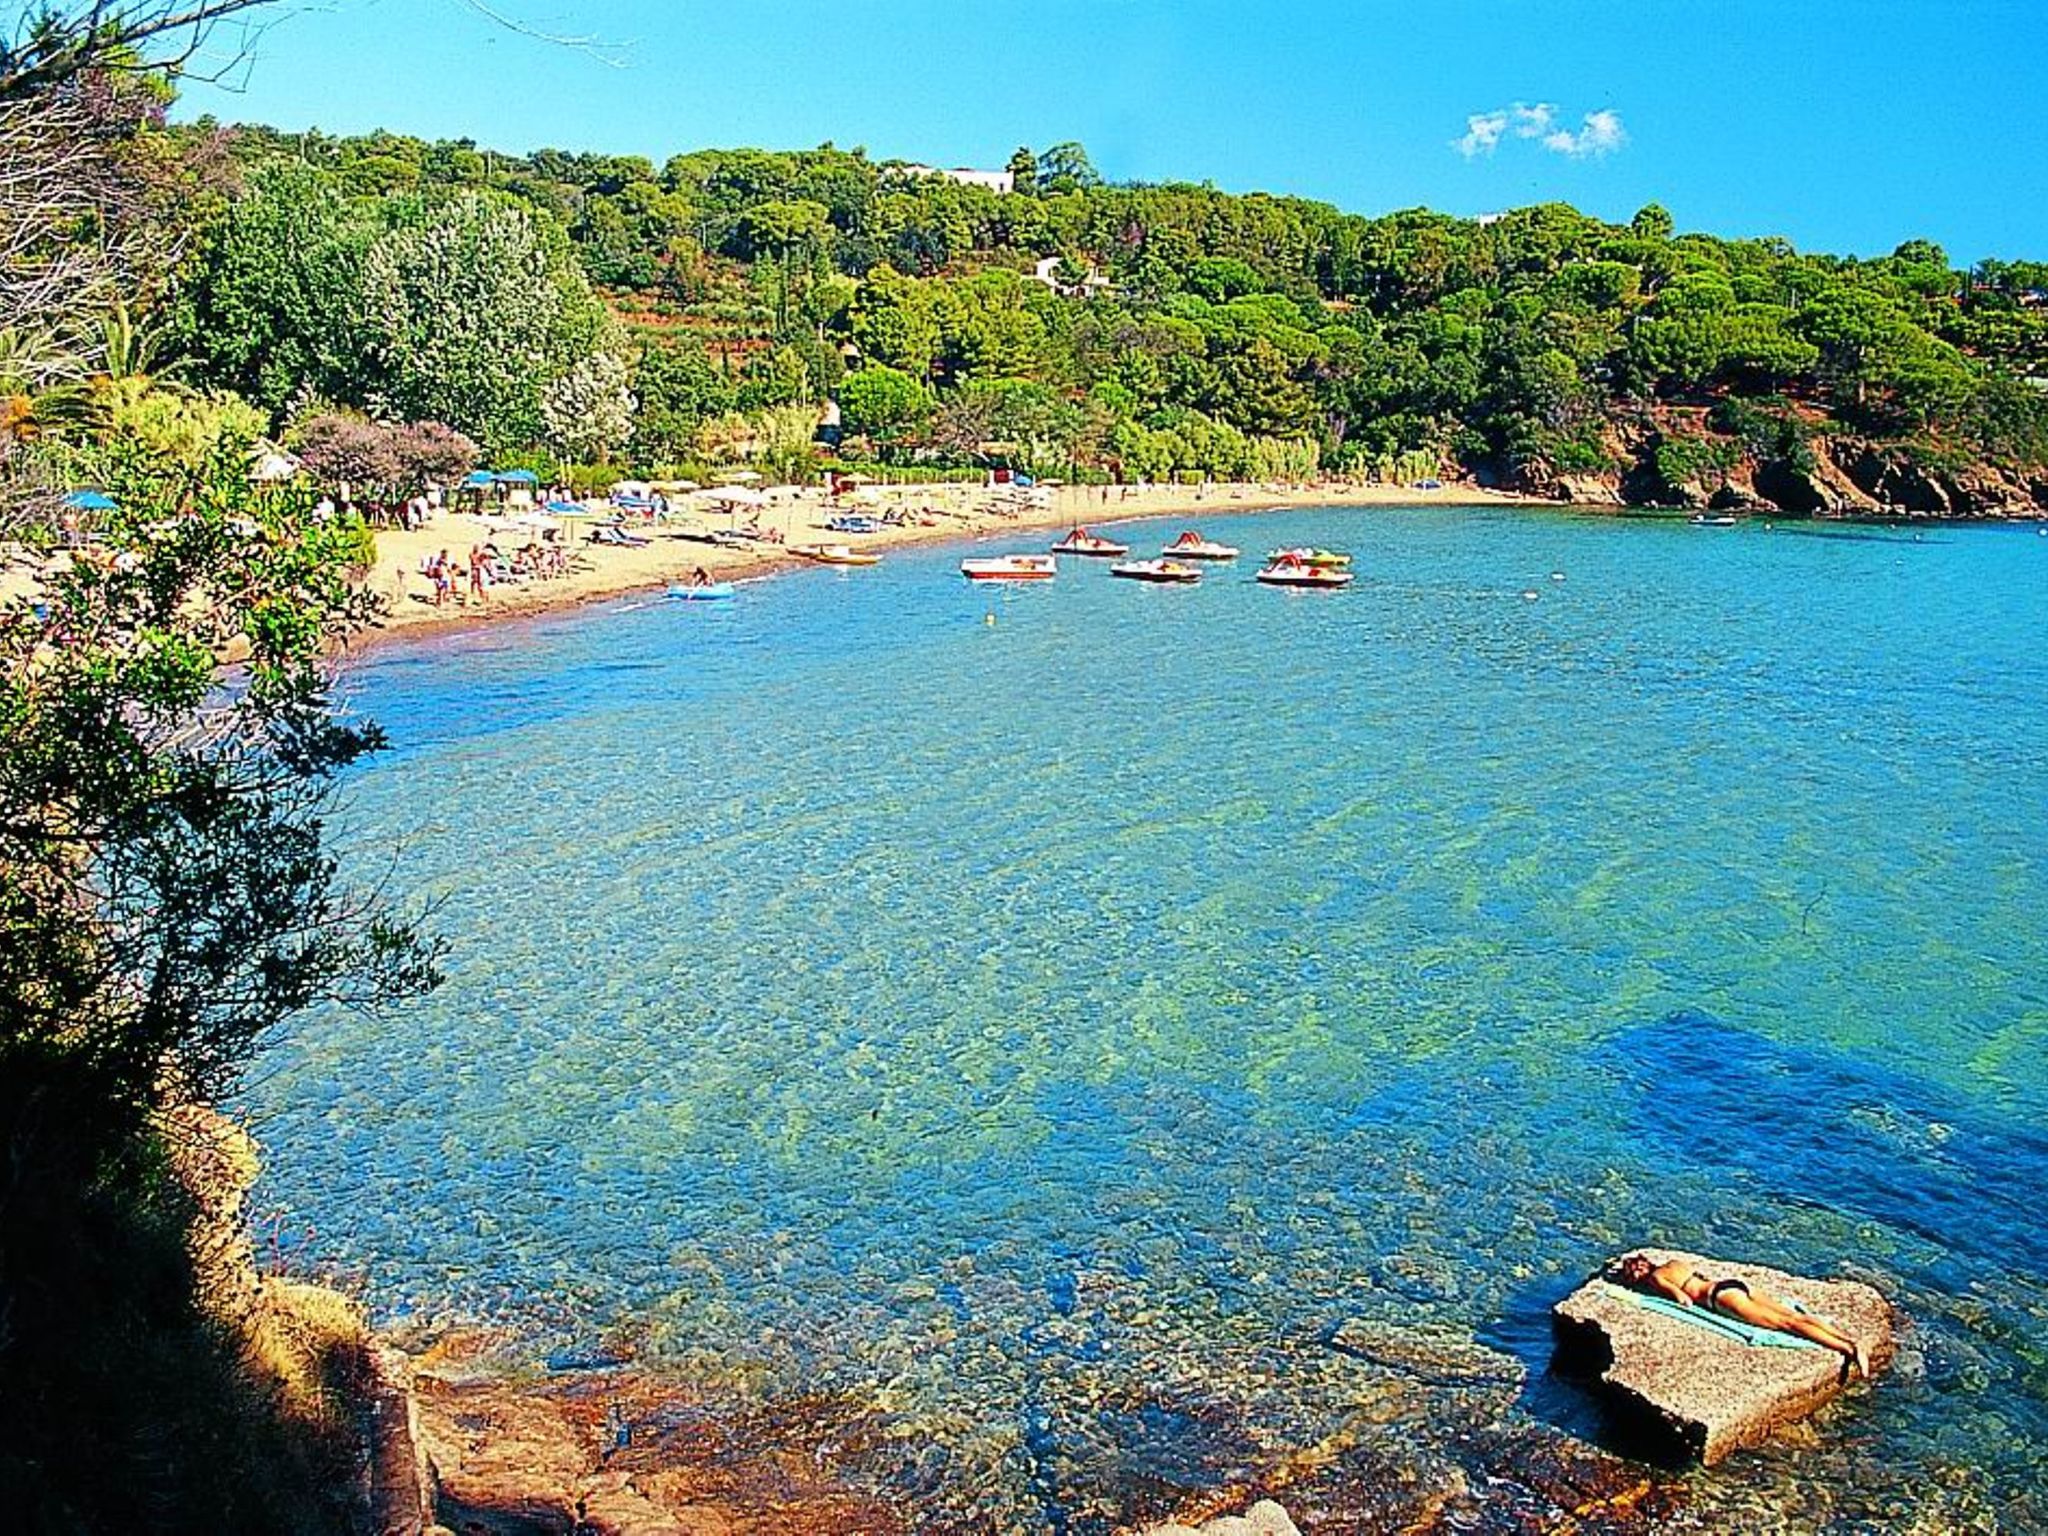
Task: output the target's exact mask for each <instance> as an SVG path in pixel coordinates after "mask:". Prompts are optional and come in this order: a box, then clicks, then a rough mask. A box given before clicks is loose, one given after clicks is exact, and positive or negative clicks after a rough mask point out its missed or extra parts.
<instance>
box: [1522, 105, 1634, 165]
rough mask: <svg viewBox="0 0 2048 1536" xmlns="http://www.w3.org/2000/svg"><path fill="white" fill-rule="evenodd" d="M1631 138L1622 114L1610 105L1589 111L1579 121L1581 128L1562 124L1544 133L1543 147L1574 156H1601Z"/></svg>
mask: <svg viewBox="0 0 2048 1536" xmlns="http://www.w3.org/2000/svg"><path fill="white" fill-rule="evenodd" d="M1627 142H1628V130H1627V129H1626V128H1624V127H1622V126H1621V114H1620V113H1619V112H1616V111H1613V110H1612V109H1610V108H1602V109H1601V110H1600V111H1598V112H1588V113H1587V114H1586V115H1585V116H1584V117H1583V118H1581V119H1580V121H1579V131H1578V132H1577V133H1571V132H1569V131H1567V130H1566V129H1563V128H1560V129H1558V130H1557V131H1556V132H1555V133H1547V134H1545V135H1544V136H1543V147H1544V148H1545V149H1548V150H1554V151H1555V152H1556V153H1558V154H1560V155H1570V156H1571V157H1572V158H1573V159H1574V160H1585V159H1589V158H1590V159H1594V160H1597V159H1599V158H1600V157H1601V156H1602V155H1611V154H1613V153H1614V152H1615V151H1616V150H1617V149H1620V148H1621V147H1622V145H1624V144H1626V143H1627Z"/></svg>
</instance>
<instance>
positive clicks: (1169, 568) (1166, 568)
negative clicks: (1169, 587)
mask: <svg viewBox="0 0 2048 1536" xmlns="http://www.w3.org/2000/svg"><path fill="white" fill-rule="evenodd" d="M1109 574H1110V575H1112V576H1121V577H1123V578H1124V579H1125V580H1126V581H1151V582H1158V583H1161V584H1167V583H1173V582H1179V583H1183V584H1185V583H1189V582H1196V581H1200V580H1201V579H1202V568H1201V567H1200V566H1198V565H1189V564H1188V563H1187V562H1186V561H1184V560H1126V561H1124V562H1123V563H1122V564H1121V565H1112V566H1111V567H1110V568H1109Z"/></svg>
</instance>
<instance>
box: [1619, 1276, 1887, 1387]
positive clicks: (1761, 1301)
mask: <svg viewBox="0 0 2048 1536" xmlns="http://www.w3.org/2000/svg"><path fill="white" fill-rule="evenodd" d="M1621 1278H1622V1280H1623V1282H1624V1283H1626V1284H1627V1285H1629V1286H1630V1287H1631V1288H1633V1289H1635V1290H1638V1291H1647V1292H1649V1293H1650V1294H1651V1295H1652V1296H1664V1297H1668V1298H1669V1299H1670V1300H1672V1301H1676V1302H1683V1303H1686V1304H1689V1305H1691V1306H1695V1307H1698V1308H1700V1309H1701V1310H1702V1311H1706V1312H1719V1313H1722V1314H1723V1315H1725V1316H1728V1317H1732V1318H1734V1319H1736V1321H1738V1322H1744V1323H1748V1324H1749V1325H1750V1326H1751V1327H1752V1328H1768V1329H1770V1330H1771V1331H1772V1332H1774V1333H1789V1334H1793V1335H1794V1336H1796V1337H1798V1338H1802V1339H1811V1340H1812V1341H1813V1342H1814V1343H1816V1344H1819V1345H1821V1346H1822V1347H1823V1348H1826V1349H1832V1350H1833V1351H1834V1352H1835V1353H1836V1354H1838V1355H1840V1356H1841V1357H1842V1374H1843V1375H1844V1376H1845V1377H1846V1376H1847V1375H1848V1373H1849V1372H1850V1371H1851V1370H1852V1369H1853V1370H1854V1371H1855V1372H1856V1374H1857V1375H1858V1376H1859V1377H1861V1378H1863V1379H1864V1380H1865V1381H1868V1380H1869V1379H1870V1361H1869V1360H1868V1359H1867V1358H1866V1357H1865V1356H1864V1353H1863V1346H1862V1345H1861V1344H1859V1343H1857V1342H1856V1341H1855V1340H1854V1339H1852V1338H1850V1337H1849V1336H1848V1335H1847V1334H1846V1333H1842V1332H1840V1331H1838V1330H1837V1329H1834V1328H1830V1327H1829V1326H1828V1325H1827V1324H1826V1323H1824V1322H1822V1321H1820V1319H1818V1318H1814V1317H1808V1316H1807V1315H1806V1314H1805V1313H1803V1312H1795V1311H1793V1310H1792V1309H1791V1308H1790V1307H1788V1306H1786V1305H1785V1304H1784V1303H1783V1302H1782V1301H1780V1300H1778V1298H1777V1297H1775V1296H1772V1295H1769V1294H1768V1293H1766V1292H1763V1291H1752V1290H1751V1289H1750V1288H1749V1283H1748V1282H1747V1281H1745V1280H1709V1279H1708V1278H1707V1277H1706V1276H1705V1275H1703V1274H1701V1273H1700V1272H1699V1271H1698V1270H1696V1269H1694V1268H1693V1267H1692V1266H1691V1265H1690V1264H1685V1263H1681V1262H1680V1261H1679V1260H1677V1259H1673V1260H1671V1261H1670V1262H1669V1263H1667V1264H1652V1263H1651V1262H1650V1260H1649V1257H1648V1256H1647V1255H1646V1254H1640V1253H1632V1254H1630V1255H1629V1256H1628V1257H1627V1258H1625V1259H1623V1260H1622V1261H1621Z"/></svg>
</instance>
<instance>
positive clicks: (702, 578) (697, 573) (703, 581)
mask: <svg viewBox="0 0 2048 1536" xmlns="http://www.w3.org/2000/svg"><path fill="white" fill-rule="evenodd" d="M690 585H691V586H693V587H708V586H710V585H711V573H710V572H709V571H707V570H705V569H704V567H703V566H701V565H700V566H698V567H697V569H696V570H694V571H692V572H690Z"/></svg>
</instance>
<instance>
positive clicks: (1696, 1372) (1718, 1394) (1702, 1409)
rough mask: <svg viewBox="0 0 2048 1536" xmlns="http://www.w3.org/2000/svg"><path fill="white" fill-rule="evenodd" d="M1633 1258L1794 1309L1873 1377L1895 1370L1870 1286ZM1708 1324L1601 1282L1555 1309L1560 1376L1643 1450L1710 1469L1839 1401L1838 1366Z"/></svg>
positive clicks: (1823, 1354) (1685, 1257)
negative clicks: (1847, 1347)
mask: <svg viewBox="0 0 2048 1536" xmlns="http://www.w3.org/2000/svg"><path fill="white" fill-rule="evenodd" d="M1637 1251H1638V1252H1640V1253H1642V1254H1644V1255H1645V1256H1646V1257H1648V1258H1649V1259H1650V1260H1651V1261H1652V1262H1653V1263H1657V1264H1662V1263H1665V1262H1667V1261H1669V1260H1672V1259H1677V1260H1679V1261H1680V1262H1682V1263H1686V1264H1690V1265H1692V1266H1693V1267H1694V1268H1695V1269H1697V1270H1698V1271H1699V1272H1700V1273H1701V1274H1703V1275H1709V1276H1712V1277H1713V1278H1714V1279H1717V1280H1720V1279H1729V1280H1742V1281H1746V1282H1747V1283H1748V1284H1749V1285H1750V1287H1751V1288H1752V1289H1753V1290H1756V1291H1762V1292H1768V1293H1770V1294H1771V1295H1773V1296H1776V1297H1778V1298H1779V1299H1780V1300H1783V1301H1788V1302H1796V1303H1797V1304H1798V1305H1799V1306H1801V1307H1803V1308H1804V1309H1805V1310H1806V1311H1808V1312H1810V1313H1812V1314H1813V1315H1814V1316H1815V1317H1816V1318H1819V1319H1821V1320H1823V1321H1825V1322H1827V1323H1828V1324H1830V1325H1831V1326H1833V1327H1835V1328H1837V1329H1839V1330H1840V1331H1841V1332H1843V1333H1846V1334H1848V1335H1849V1336H1850V1337H1851V1338H1854V1339H1856V1340H1858V1341H1859V1342H1861V1343H1862V1345H1863V1348H1864V1352H1865V1354H1866V1355H1867V1356H1868V1359H1869V1362H1870V1370H1871V1373H1872V1374H1873V1375H1875V1374H1876V1373H1877V1372H1878V1371H1880V1370H1882V1369H1883V1368H1884V1367H1885V1366H1886V1365H1888V1364H1890V1362H1891V1359H1892V1355H1893V1353H1894V1344H1893V1339H1892V1314H1891V1307H1890V1305H1889V1304H1888V1303H1887V1302H1886V1301H1885V1299H1884V1297H1883V1296H1881V1295H1879V1294H1878V1292H1877V1291H1876V1290H1875V1289H1873V1288H1872V1287H1870V1286H1868V1285H1864V1284H1862V1283H1860V1282H1858V1281H1854V1280H1810V1279H1805V1278H1802V1277H1801V1276H1798V1275H1789V1274H1786V1273H1785V1272H1783V1271H1782V1270H1776V1269H1767V1268H1764V1267H1763V1266H1761V1265H1756V1264H1734V1263H1729V1262H1727V1261H1725V1260H1721V1259H1710V1258H1704V1257H1702V1256H1700V1255H1698V1254H1691V1253H1680V1252H1675V1251H1672V1250H1668V1249H1659V1248H1644V1249H1639V1250H1637ZM1617 1262H1618V1261H1617ZM1709 1315H1711V1314H1702V1318H1701V1320H1700V1321H1698V1322H1693V1321H1688V1320H1686V1319H1685V1318H1682V1317H1676V1316H1671V1315H1669V1314H1667V1313H1664V1312H1660V1311H1657V1310H1655V1309H1653V1308H1650V1307H1646V1306H1644V1305H1642V1304H1641V1302H1639V1301H1638V1300H1636V1299H1633V1293H1630V1292H1627V1291H1626V1290H1625V1289H1623V1288H1621V1287H1618V1286H1615V1285H1612V1284H1610V1283H1608V1282H1607V1281H1605V1280H1603V1279H1601V1278H1598V1277H1596V1278H1594V1279H1592V1280H1589V1281H1588V1282H1587V1283H1586V1284H1584V1285H1582V1286H1580V1287H1579V1288H1578V1289H1577V1290H1576V1291H1574V1292H1572V1294H1571V1295H1569V1296H1567V1297H1566V1298H1565V1299H1564V1300H1563V1301H1561V1302H1559V1303H1558V1304H1557V1305H1556V1306H1555V1307H1554V1308H1552V1309H1551V1318H1552V1322H1553V1325H1554V1328H1555V1331H1556V1335H1557V1353H1556V1357H1555V1361H1554V1364H1555V1366H1556V1368H1557V1370H1558V1372H1559V1373H1560V1374H1561V1375H1566V1376H1577V1377H1583V1378H1587V1379H1589V1380H1592V1381H1594V1382H1596V1383H1597V1384H1598V1386H1599V1388H1600V1389H1601V1390H1602V1391H1603V1392H1604V1394H1605V1395H1606V1397H1607V1399H1608V1402H1609V1404H1610V1406H1611V1407H1612V1408H1613V1409H1614V1410H1615V1411H1616V1413H1617V1415H1618V1418H1619V1427H1620V1428H1621V1429H1622V1430H1623V1431H1624V1432H1625V1433H1626V1434H1627V1435H1628V1436H1629V1438H1630V1439H1631V1440H1635V1441H1640V1442H1641V1445H1642V1448H1643V1449H1644V1450H1646V1451H1648V1452H1649V1453H1651V1454H1653V1455H1658V1456H1665V1457H1675V1458H1691V1459H1696V1460H1699V1461H1702V1462H1704V1463H1706V1464H1707V1465H1709V1466H1711V1465H1712V1464H1713V1463H1715V1462H1717V1461H1719V1460H1721V1459H1722V1458H1723V1457H1724V1456H1727V1455H1728V1454H1729V1453H1730V1452H1731V1451H1736V1450H1740V1449H1742V1448H1744V1447H1746V1446H1752V1445H1757V1444H1759V1443H1761V1442H1762V1441H1764V1440H1766V1439H1768V1438H1770V1436H1771V1435H1772V1434H1773V1433H1774V1432H1776V1431H1777V1430H1779V1429H1781V1428H1782V1427H1784V1426H1786V1425H1789V1424H1794V1423H1797V1422H1798V1421H1799V1420H1801V1419H1804V1418H1806V1417H1807V1416H1808V1415H1809V1414H1811V1413H1812V1412H1813V1411H1814V1410H1815V1409H1817V1408H1819V1407H1820V1406H1821V1405H1822V1404H1823V1403H1826V1402H1827V1401H1829V1400H1830V1399H1831V1398H1833V1397H1835V1396H1836V1395H1837V1394H1838V1393H1840V1392H1841V1390H1842V1388H1843V1385H1844V1379H1843V1372H1842V1365H1843V1361H1842V1357H1841V1356H1839V1355H1837V1354H1834V1353H1832V1352H1830V1351H1826V1350H1821V1349H1803V1348H1792V1349H1784V1348H1772V1347H1767V1346H1760V1345H1756V1344H1751V1343H1747V1342H1745V1341H1743V1340H1742V1339H1739V1338H1736V1337H1733V1336H1731V1335H1730V1334H1728V1333H1726V1332H1722V1331H1720V1330H1718V1329H1716V1328H1715V1327H1713V1326H1711V1325H1709V1324H1708V1323H1707V1322H1706V1317H1707V1316H1709Z"/></svg>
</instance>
